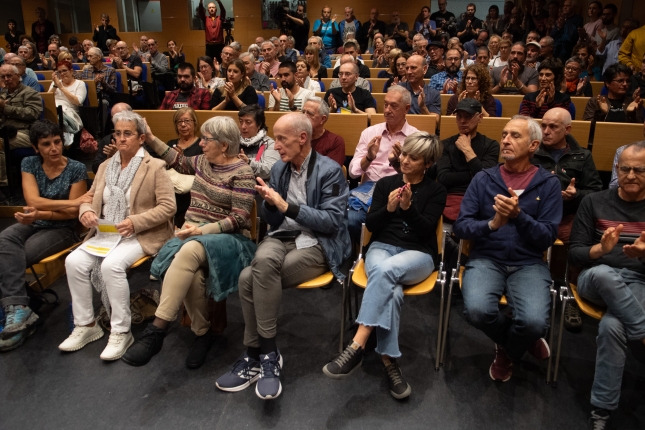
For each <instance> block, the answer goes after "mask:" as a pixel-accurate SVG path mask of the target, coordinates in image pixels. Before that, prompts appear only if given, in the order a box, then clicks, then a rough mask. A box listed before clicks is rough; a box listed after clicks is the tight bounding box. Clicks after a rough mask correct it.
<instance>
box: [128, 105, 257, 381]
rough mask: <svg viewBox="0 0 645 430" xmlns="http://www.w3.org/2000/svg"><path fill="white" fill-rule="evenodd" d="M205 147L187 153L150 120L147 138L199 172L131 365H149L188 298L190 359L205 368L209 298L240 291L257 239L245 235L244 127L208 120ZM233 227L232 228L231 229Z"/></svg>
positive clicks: (160, 259)
mask: <svg viewBox="0 0 645 430" xmlns="http://www.w3.org/2000/svg"><path fill="white" fill-rule="evenodd" d="M201 133H202V140H201V142H200V143H199V144H200V146H201V147H202V151H203V154H201V155H197V156H194V157H186V156H184V155H182V154H181V153H180V152H178V151H176V150H175V149H173V148H170V147H168V146H167V145H166V144H165V143H163V142H162V141H161V140H159V139H157V138H156V137H155V136H154V135H153V134H152V131H151V130H150V127H147V130H146V143H147V144H148V146H149V147H150V148H152V149H153V150H154V151H155V152H156V153H157V154H159V155H160V156H161V158H163V159H164V160H165V161H166V163H168V166H169V167H171V168H174V169H175V170H177V171H178V172H179V173H184V174H194V175H195V181H194V182H193V187H192V189H191V191H190V196H191V202H190V207H189V208H188V211H187V212H186V222H185V224H184V226H183V228H182V229H181V230H179V231H177V232H176V237H175V238H173V239H171V240H169V241H168V242H166V244H165V245H164V246H163V248H162V249H161V251H159V254H158V255H157V258H156V259H155V261H154V262H153V264H152V267H151V269H150V272H151V273H152V275H153V276H155V277H157V278H159V279H163V287H162V289H161V301H160V303H159V307H158V308H157V311H156V312H155V320H154V321H153V322H152V323H151V324H149V325H148V327H147V328H146V329H145V331H144V332H143V334H142V335H141V338H140V339H139V341H138V342H136V343H135V344H134V345H133V346H132V347H131V348H130V349H129V350H128V352H127V353H126V354H125V355H124V356H123V361H125V362H126V363H128V364H130V365H132V366H142V365H144V364H146V363H147V362H148V361H149V360H150V359H151V358H152V357H153V356H154V355H155V354H157V353H158V352H159V351H160V350H161V347H162V346H163V338H164V337H165V335H166V329H167V328H168V325H169V324H170V323H171V322H172V321H174V320H175V318H176V316H177V312H178V311H179V307H180V306H181V304H182V302H183V303H184V305H185V306H186V310H187V311H188V316H189V317H190V320H191V329H192V331H193V332H194V333H195V335H196V338H195V342H194V343H193V346H192V347H191V350H190V353H189V355H188V358H187V359H186V366H188V367H189V368H193V369H194V368H198V367H200V366H201V365H202V364H203V363H204V360H205V358H206V354H207V353H208V350H209V349H210V347H211V344H212V337H211V336H210V333H209V332H210V321H209V316H208V298H209V297H211V298H213V299H214V300H216V301H222V300H224V299H226V297H227V296H228V295H229V294H230V293H232V292H234V291H236V290H237V280H238V278H239V275H240V272H241V271H242V269H244V268H245V267H246V266H248V265H249V264H250V263H251V260H252V259H253V255H254V254H255V244H254V243H253V242H251V241H250V240H249V239H247V238H246V237H245V236H244V235H242V234H241V231H242V230H244V229H248V228H249V227H250V218H251V208H252V207H253V198H254V195H255V188H254V187H255V179H254V175H253V170H252V169H251V167H250V166H249V165H248V164H246V163H245V162H244V161H242V160H240V159H239V158H238V154H239V152H240V131H239V129H238V127H237V124H235V121H234V120H233V119H231V118H228V117H223V116H220V117H214V118H210V119H209V120H207V121H206V122H204V124H203V125H202V127H201ZM224 233H227V234H224Z"/></svg>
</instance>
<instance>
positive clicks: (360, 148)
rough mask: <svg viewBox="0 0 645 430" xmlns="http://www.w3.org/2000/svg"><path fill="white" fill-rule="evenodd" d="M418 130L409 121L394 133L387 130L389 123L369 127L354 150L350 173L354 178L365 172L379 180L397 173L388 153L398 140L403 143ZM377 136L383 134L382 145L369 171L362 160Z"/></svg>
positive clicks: (370, 177) (368, 178)
mask: <svg viewBox="0 0 645 430" xmlns="http://www.w3.org/2000/svg"><path fill="white" fill-rule="evenodd" d="M417 131H419V130H417V129H416V128H415V127H412V126H411V125H410V124H409V123H408V122H407V121H406V122H405V124H404V125H403V128H402V129H401V130H400V131H397V132H396V133H394V134H390V132H389V131H388V130H387V123H381V124H376V125H373V126H371V127H367V128H366V129H365V130H363V132H362V133H361V138H360V140H359V141H358V145H356V151H355V152H354V158H352V161H351V163H349V175H350V176H351V177H352V178H358V177H360V176H362V175H363V174H365V176H366V177H367V180H369V181H378V180H379V179H381V178H384V177H385V176H392V175H395V174H396V170H394V168H393V167H392V166H390V162H389V161H388V159H387V157H388V155H390V151H391V150H392V146H394V144H395V143H396V142H399V143H400V144H401V145H403V141H404V140H405V138H406V137H408V136H409V135H411V134H412V133H416V132H417ZM376 136H381V145H380V147H379V150H378V154H376V158H375V159H374V161H372V163H371V164H370V166H369V167H368V168H367V171H363V169H361V160H362V159H363V157H365V154H367V144H368V143H369V142H370V141H371V140H372V139H374V138H375V137H376Z"/></svg>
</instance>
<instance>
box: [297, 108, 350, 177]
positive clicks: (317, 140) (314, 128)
mask: <svg viewBox="0 0 645 430" xmlns="http://www.w3.org/2000/svg"><path fill="white" fill-rule="evenodd" d="M302 113H304V114H305V115H307V118H309V121H311V147H312V148H313V150H314V151H316V152H317V153H319V154H320V155H324V156H326V157H329V158H331V159H332V160H334V161H335V162H337V163H338V164H340V165H341V166H342V165H343V164H345V139H343V137H342V136H339V135H337V134H336V133H332V132H331V131H329V130H327V129H326V128H325V123H326V122H327V120H328V119H329V105H328V104H327V103H326V102H325V101H324V100H323V99H321V98H320V97H316V96H311V97H309V98H307V99H306V100H305V104H304V105H303V106H302Z"/></svg>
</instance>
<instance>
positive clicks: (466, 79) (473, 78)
mask: <svg viewBox="0 0 645 430" xmlns="http://www.w3.org/2000/svg"><path fill="white" fill-rule="evenodd" d="M478 80H479V79H477V78H475V77H473V76H466V77H465V78H464V81H478Z"/></svg>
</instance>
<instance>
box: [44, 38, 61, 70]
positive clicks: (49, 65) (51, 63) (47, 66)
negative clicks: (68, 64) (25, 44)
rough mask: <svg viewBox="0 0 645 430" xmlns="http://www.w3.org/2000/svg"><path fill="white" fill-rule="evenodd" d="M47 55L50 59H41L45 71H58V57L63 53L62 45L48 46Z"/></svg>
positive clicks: (52, 44)
mask: <svg viewBox="0 0 645 430" xmlns="http://www.w3.org/2000/svg"><path fill="white" fill-rule="evenodd" d="M47 53H48V54H49V57H45V56H43V57H42V58H41V60H42V67H43V70H56V63H58V55H59V54H60V53H61V50H60V45H59V44H58V43H50V44H49V45H48V46H47Z"/></svg>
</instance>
